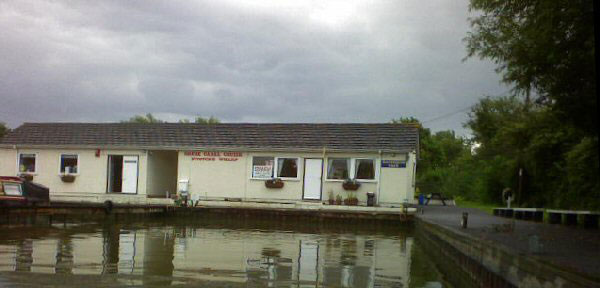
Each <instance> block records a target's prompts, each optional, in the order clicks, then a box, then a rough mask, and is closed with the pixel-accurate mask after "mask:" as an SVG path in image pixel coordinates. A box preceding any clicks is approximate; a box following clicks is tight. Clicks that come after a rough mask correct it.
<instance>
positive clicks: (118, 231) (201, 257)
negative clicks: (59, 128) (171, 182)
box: [0, 215, 449, 287]
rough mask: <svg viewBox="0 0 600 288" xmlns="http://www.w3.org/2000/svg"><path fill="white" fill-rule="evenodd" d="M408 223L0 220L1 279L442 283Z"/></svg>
mask: <svg viewBox="0 0 600 288" xmlns="http://www.w3.org/2000/svg"><path fill="white" fill-rule="evenodd" d="M424 252H425V251H424V248H423V247H422V246H421V245H420V244H419V242H418V241H416V240H415V237H414V233H413V230H412V228H411V227H407V226H402V225H399V224H397V223H396V224H391V223H387V224H384V223H379V222H364V223H355V222H352V221H346V222H342V221H339V220H338V221H333V222H329V221H314V220H303V219H286V218H277V219H268V218H245V217H241V216H238V217H231V216H230V217H225V216H223V215H213V216H210V215H202V217H199V216H196V217H183V218H182V217H179V218H164V219H163V218H161V219H156V218H153V219H151V220H148V219H145V220H138V221H115V220H107V221H105V222H101V223H67V224H63V223H58V224H57V223H54V224H52V225H48V224H46V225H39V224H38V225H29V226H22V225H21V226H14V225H13V226H12V227H6V226H5V227H0V286H2V287H4V286H46V287H65V286H73V287H99V286H102V287H110V286H203V287H449V285H448V284H447V283H446V282H445V281H444V278H443V276H442V275H441V274H440V273H439V272H438V271H437V270H436V268H435V265H434V264H433V263H432V261H431V259H430V258H429V257H428V256H427V254H426V253H424Z"/></svg>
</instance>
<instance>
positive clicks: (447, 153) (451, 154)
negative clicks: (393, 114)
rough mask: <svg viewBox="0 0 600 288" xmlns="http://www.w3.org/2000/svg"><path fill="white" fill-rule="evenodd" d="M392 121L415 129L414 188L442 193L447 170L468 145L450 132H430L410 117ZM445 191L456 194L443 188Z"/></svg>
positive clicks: (465, 150)
mask: <svg viewBox="0 0 600 288" xmlns="http://www.w3.org/2000/svg"><path fill="white" fill-rule="evenodd" d="M391 122H392V123H401V124H412V125H415V126H416V127H418V128H419V160H418V165H417V187H418V188H419V191H420V192H422V193H425V194H429V193H433V192H442V191H441V190H442V187H444V185H445V183H446V182H447V181H448V178H449V177H448V175H449V173H450V172H449V171H450V170H451V169H452V166H453V165H454V163H455V162H456V161H457V160H458V159H459V158H461V157H464V156H463V155H464V154H469V153H470V152H469V151H470V145H469V143H468V142H467V141H466V139H463V138H462V137H458V136H456V134H455V133H454V131H439V132H436V133H434V134H432V133H431V131H430V129H428V128H424V127H423V125H422V124H421V122H420V121H419V120H418V119H416V118H414V117H404V118H398V119H392V121H391ZM445 192H447V193H448V194H452V195H454V194H456V192H455V191H450V190H447V191H445Z"/></svg>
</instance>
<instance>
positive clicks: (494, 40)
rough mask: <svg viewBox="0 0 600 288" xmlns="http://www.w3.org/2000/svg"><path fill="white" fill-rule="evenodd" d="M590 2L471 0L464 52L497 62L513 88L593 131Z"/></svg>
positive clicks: (594, 103)
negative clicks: (475, 13)
mask: <svg viewBox="0 0 600 288" xmlns="http://www.w3.org/2000/svg"><path fill="white" fill-rule="evenodd" d="M593 6H594V1H589V0H556V1H540V0H537V1H536V0H529V1H527V0H517V1H495V0H471V4H470V10H472V11H476V12H478V13H480V15H479V16H477V17H474V18H471V19H470V22H471V26H472V31H471V32H469V33H468V34H467V37H466V38H465V41H466V43H467V51H468V56H469V57H472V56H479V57H480V58H488V59H491V60H493V61H494V62H496V64H498V66H497V71H498V72H499V73H503V80H504V82H506V83H507V84H510V85H514V88H515V89H514V91H515V92H516V93H518V94H522V95H525V109H528V108H529V105H530V98H531V97H532V95H533V97H535V99H532V100H536V103H539V104H544V105H548V106H551V107H552V109H553V110H554V111H555V112H556V113H557V116H558V117H561V119H563V120H564V121H565V122H566V123H568V124H570V125H573V126H575V127H577V128H578V129H582V130H583V131H585V133H586V135H588V136H596V135H597V130H598V117H597V116H596V113H597V100H596V68H595V64H596V59H595V42H594V41H595V38H594V7H593Z"/></svg>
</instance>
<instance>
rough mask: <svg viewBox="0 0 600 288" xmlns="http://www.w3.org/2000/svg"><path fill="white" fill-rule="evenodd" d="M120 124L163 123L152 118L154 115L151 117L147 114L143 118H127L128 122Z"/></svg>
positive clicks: (141, 116)
mask: <svg viewBox="0 0 600 288" xmlns="http://www.w3.org/2000/svg"><path fill="white" fill-rule="evenodd" d="M121 122H122V123H142V124H149V123H164V122H165V121H163V120H160V119H157V118H156V117H154V115H152V113H148V114H146V115H145V116H144V115H135V116H133V117H131V118H129V120H126V121H121Z"/></svg>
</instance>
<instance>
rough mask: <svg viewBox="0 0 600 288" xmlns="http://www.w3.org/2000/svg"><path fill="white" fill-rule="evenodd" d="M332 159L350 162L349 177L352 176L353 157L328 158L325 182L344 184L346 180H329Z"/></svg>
mask: <svg viewBox="0 0 600 288" xmlns="http://www.w3.org/2000/svg"><path fill="white" fill-rule="evenodd" d="M330 159H336V160H346V161H347V160H350V165H349V167H348V175H351V173H352V165H353V164H352V163H354V161H352V159H353V158H352V157H327V166H326V167H327V169H325V181H330V182H344V181H346V179H330V178H329V160H330Z"/></svg>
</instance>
